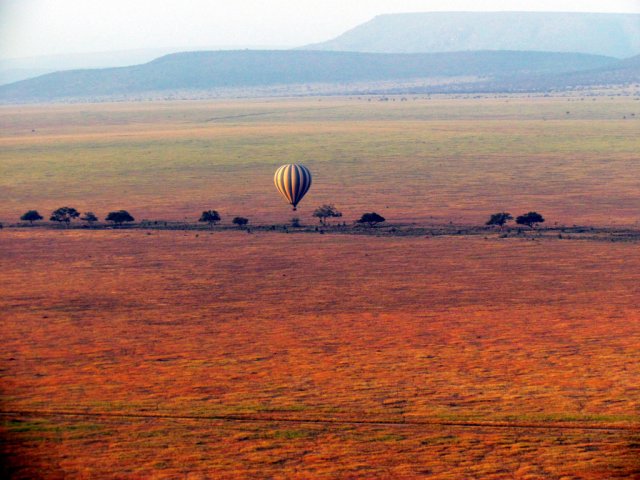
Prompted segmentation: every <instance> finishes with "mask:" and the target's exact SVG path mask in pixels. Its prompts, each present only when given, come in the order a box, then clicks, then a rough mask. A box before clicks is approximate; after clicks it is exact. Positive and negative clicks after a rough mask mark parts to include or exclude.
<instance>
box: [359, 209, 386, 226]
mask: <svg viewBox="0 0 640 480" xmlns="http://www.w3.org/2000/svg"><path fill="white" fill-rule="evenodd" d="M384 221H386V219H385V218H384V217H383V216H382V215H378V214H377V213H376V212H371V213H365V214H363V215H362V217H360V220H357V221H356V223H367V224H368V225H369V227H374V226H375V225H377V224H378V223H382V222H384Z"/></svg>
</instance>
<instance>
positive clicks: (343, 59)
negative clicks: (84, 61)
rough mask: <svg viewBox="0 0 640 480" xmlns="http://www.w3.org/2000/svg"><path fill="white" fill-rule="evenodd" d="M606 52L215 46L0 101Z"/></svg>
mask: <svg viewBox="0 0 640 480" xmlns="http://www.w3.org/2000/svg"><path fill="white" fill-rule="evenodd" d="M615 63H616V60H615V59H613V58H611V57H605V56H595V55H585V54H572V53H543V52H513V51H503V52H453V53H435V54H424V53H422V54H376V53H353V52H351V53H349V52H321V51H258V50H241V51H215V52H186V53H177V54H171V55H166V56H164V57H161V58H158V59H156V60H154V61H152V62H149V63H146V64H143V65H136V66H131V67H120V68H106V69H95V70H72V71H65V72H56V73H51V74H47V75H43V76H40V77H37V78H33V79H28V80H23V81H20V82H16V83H12V84H9V85H3V86H0V102H3V103H21V102H46V101H54V100H95V99H104V98H112V97H114V96H116V97H117V96H126V97H128V98H135V97H137V96H140V95H146V94H149V93H152V92H185V91H212V90H220V89H238V88H245V89H251V88H259V87H275V86H283V85H284V86H291V85H309V84H340V85H343V87H342V91H345V88H344V84H349V83H351V84H353V83H357V82H361V83H362V82H364V83H366V82H380V81H407V80H412V79H426V78H431V79H435V78H440V79H442V78H449V79H457V81H462V80H464V81H470V80H474V79H475V80H477V79H492V78H503V77H511V76H514V75H528V76H531V75H544V74H557V73H560V72H575V71H582V70H592V69H597V68H603V67H607V66H610V65H614V64H615Z"/></svg>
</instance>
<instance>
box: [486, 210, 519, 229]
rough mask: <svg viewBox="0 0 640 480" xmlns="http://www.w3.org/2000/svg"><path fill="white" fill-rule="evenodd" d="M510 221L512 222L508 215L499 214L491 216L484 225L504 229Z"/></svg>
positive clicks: (511, 217)
mask: <svg viewBox="0 0 640 480" xmlns="http://www.w3.org/2000/svg"><path fill="white" fill-rule="evenodd" d="M511 220H513V216H512V215H511V214H510V213H507V212H499V213H494V214H493V215H491V216H490V217H489V220H487V223H485V225H498V226H500V227H504V225H505V224H506V223H507V222H509V221H511Z"/></svg>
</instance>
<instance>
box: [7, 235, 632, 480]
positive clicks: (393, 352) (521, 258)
mask: <svg viewBox="0 0 640 480" xmlns="http://www.w3.org/2000/svg"><path fill="white" fill-rule="evenodd" d="M2 242H3V244H2V245H3V256H2V259H1V264H0V268H1V269H2V270H1V271H2V272H3V277H4V279H5V280H6V281H4V282H3V283H2V287H1V288H2V290H1V291H0V298H1V300H0V308H1V311H2V312H3V315H2V331H3V332H4V334H5V338H4V353H3V356H2V367H3V369H4V370H3V372H2V388H3V393H4V396H3V400H2V406H3V408H4V409H8V410H25V409H26V410H29V409H36V410H37V409H54V410H55V409H76V410H84V409H88V410H90V411H102V412H112V413H114V412H116V413H117V412H121V413H122V412H158V413H178V414H186V415H211V414H242V413H251V414H254V415H273V414H274V413H276V414H278V415H283V416H288V417H293V418H307V419H313V418H334V419H340V418H344V417H349V418H354V417H355V418H362V419H380V420H397V419H402V418H409V419H420V418H422V419H429V418H432V419H451V420H486V421H494V420H509V421H525V422H528V421H536V422H551V423H550V424H554V423H555V422H558V421H561V422H588V423H590V424H594V425H600V426H607V425H625V424H637V423H638V420H639V418H638V412H640V389H639V388H638V385H640V367H639V365H638V362H637V359H636V356H635V352H637V350H638V347H639V346H640V327H638V325H640V322H639V321H638V320H640V317H639V314H638V309H637V298H638V296H639V294H640V291H639V286H638V283H637V279H636V278H635V273H634V272H636V271H637V270H638V268H639V267H640V256H639V255H638V252H637V247H636V245H635V244H612V243H596V242H572V241H562V242H560V241H550V240H547V241H543V242H532V241H522V240H504V241H499V240H495V239H494V240H490V241H486V240H482V239H473V238H437V239H416V238H411V239H409V238H393V237H385V238H371V237H344V236H333V235H322V236H320V235H317V236H315V235H284V234H267V233H261V234H254V235H247V234H246V233H241V232H238V233H230V232H229V233H214V234H203V233H200V234H196V233H193V232H153V233H152V234H150V235H148V234H146V233H145V232H140V231H130V232H125V231H123V232H118V231H94V232H83V231H68V232H63V231H37V232H36V231H16V232H9V231H5V232H3V233H2ZM22 420H23V421H24V423H18V422H17V419H15V418H8V419H7V420H6V422H5V425H4V431H5V437H4V438H5V441H7V440H8V442H6V443H5V444H4V447H3V449H4V450H5V453H8V454H9V455H10V456H11V458H12V462H13V464H14V465H16V468H18V467H20V466H22V467H24V468H23V469H20V468H18V476H19V477H20V476H22V478H34V477H37V474H38V473H40V474H42V475H43V476H45V477H47V478H55V477H56V475H57V476H59V477H62V476H66V477H68V476H75V477H82V475H84V476H85V477H95V476H104V475H106V474H107V472H109V474H111V473H113V468H114V467H113V465H114V462H115V463H116V464H117V465H118V470H117V473H118V475H119V476H123V477H130V478H140V477H145V478H148V477H151V478H174V477H176V476H179V475H182V474H186V473H187V472H191V475H192V476H193V478H206V477H207V475H208V476H213V477H220V478H232V477H234V476H235V477H256V478H264V477H265V476H267V477H268V476H273V477H275V478H309V477H322V476H325V477H329V478H335V477H342V478H390V477H395V478H398V477H399V478H403V477H404V478H408V477H414V476H420V475H421V474H423V475H426V474H427V473H426V472H427V471H429V472H431V475H432V476H433V478H531V479H532V478H585V479H586V478H589V479H592V478H593V479H595V478H601V479H605V478H607V479H608V478H638V477H640V465H639V464H638V461H637V459H638V450H639V446H640V443H639V442H638V435H637V433H633V432H627V433H625V432H609V433H607V432H599V433H598V432H593V431H580V430H578V431H570V432H562V431H558V430H553V429H551V430H549V431H544V430H543V431H539V430H523V431H517V432H511V431H506V432H505V431H500V430H495V429H487V428H484V429H464V428H454V427H446V428H445V427H405V428H403V427H393V426H386V427H385V426H353V425H352V426H349V425H343V426H339V425H333V426H331V425H329V426H327V425H310V424H288V423H287V424H280V423H277V422H275V423H269V422H266V423H261V422H257V423H254V424H251V423H248V424H247V423H243V424H234V423H219V422H210V421H199V422H194V421H189V420H184V421H178V420H161V419H158V420H144V419H137V420H136V419H128V420H123V419H120V420H118V419H102V420H100V419H98V420H96V419H76V420H70V419H69V418H65V419H62V418H53V419H52V418H37V417H35V418H32V417H29V418H23V419H22ZM78 425H79V426H78ZM43 472H49V474H46V475H45V474H44V473H43Z"/></svg>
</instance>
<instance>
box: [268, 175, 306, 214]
mask: <svg viewBox="0 0 640 480" xmlns="http://www.w3.org/2000/svg"><path fill="white" fill-rule="evenodd" d="M273 182H274V183H275V184H276V188H277V189H278V191H279V192H280V194H281V195H282V196H283V197H284V198H286V199H287V202H289V203H290V204H291V205H293V210H294V211H295V210H296V207H297V206H298V202H300V200H302V197H304V196H305V194H306V193H307V192H308V191H309V187H311V172H310V171H309V169H308V168H307V167H305V166H303V165H295V164H289V165H282V166H281V167H280V168H278V170H276V174H275V175H274V177H273Z"/></svg>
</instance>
